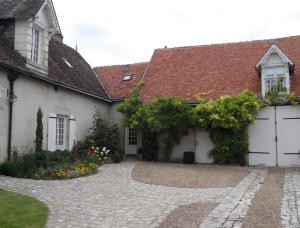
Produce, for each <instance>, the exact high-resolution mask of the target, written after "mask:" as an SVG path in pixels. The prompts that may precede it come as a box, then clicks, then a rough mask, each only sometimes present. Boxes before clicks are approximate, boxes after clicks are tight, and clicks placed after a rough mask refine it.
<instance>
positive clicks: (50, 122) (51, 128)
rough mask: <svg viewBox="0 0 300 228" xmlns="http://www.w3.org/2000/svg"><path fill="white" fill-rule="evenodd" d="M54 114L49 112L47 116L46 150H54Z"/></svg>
mask: <svg viewBox="0 0 300 228" xmlns="http://www.w3.org/2000/svg"><path fill="white" fill-rule="evenodd" d="M56 117H57V115H56V114H53V113H49V117H48V150H49V151H55V150H56V145H55V144H56V142H55V141H56Z"/></svg>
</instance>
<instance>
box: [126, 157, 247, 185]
mask: <svg viewBox="0 0 300 228" xmlns="http://www.w3.org/2000/svg"><path fill="white" fill-rule="evenodd" d="M248 174H249V170H248V168H246V167H239V166H219V165H183V164H169V163H156V162H140V163H137V164H136V166H135V167H134V169H133V172H132V177H133V179H134V180H136V181H139V182H142V183H146V184H153V185H163V186H169V187H179V188H221V187H235V186H236V185H237V184H238V183H239V182H240V181H241V180H243V179H244V178H245V177H246V176H247V175H248Z"/></svg>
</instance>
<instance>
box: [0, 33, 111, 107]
mask: <svg viewBox="0 0 300 228" xmlns="http://www.w3.org/2000/svg"><path fill="white" fill-rule="evenodd" d="M66 61H67V62H66ZM25 64H26V61H25V59H24V58H23V57H22V56H21V55H20V54H19V53H18V52H17V51H15V50H14V49H13V48H12V47H11V46H10V45H9V43H8V41H7V40H6V39H5V38H1V37H0V66H2V67H5V68H8V69H12V70H17V71H18V72H21V73H22V74H23V75H27V76H29V77H32V78H36V79H38V80H42V81H46V82H48V83H52V84H55V85H58V86H61V87H64V88H68V89H72V90H74V91H78V92H80V93H83V94H87V95H90V96H93V97H96V98H100V99H102V100H106V101H110V98H109V96H108V95H107V94H106V92H105V90H104V88H103V86H102V84H101V83H100V81H99V79H98V77H97V75H96V73H95V72H94V71H93V69H92V68H91V67H90V65H89V64H88V63H87V62H86V61H85V60H84V59H83V57H82V56H81V55H80V54H79V53H78V52H77V51H75V50H74V49H72V48H70V47H68V46H67V45H65V44H63V43H62V42H59V41H55V40H53V39H52V40H51V41H50V43H49V63H48V76H45V75H41V74H38V73H35V72H33V71H32V70H30V69H28V68H27V67H26V66H25Z"/></svg>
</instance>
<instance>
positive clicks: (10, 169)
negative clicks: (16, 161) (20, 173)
mask: <svg viewBox="0 0 300 228" xmlns="http://www.w3.org/2000/svg"><path fill="white" fill-rule="evenodd" d="M0 174H1V175H5V176H16V175H15V169H14V165H13V163H12V162H10V161H6V162H3V163H2V164H1V165H0Z"/></svg>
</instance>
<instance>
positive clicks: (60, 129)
mask: <svg viewBox="0 0 300 228" xmlns="http://www.w3.org/2000/svg"><path fill="white" fill-rule="evenodd" d="M68 135H69V117H68V116H66V115H57V116H56V135H55V148H56V150H68V147H69V146H68Z"/></svg>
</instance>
